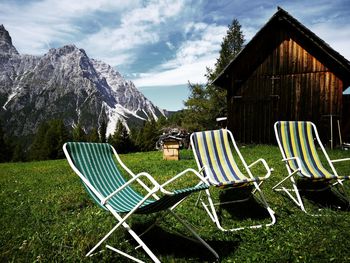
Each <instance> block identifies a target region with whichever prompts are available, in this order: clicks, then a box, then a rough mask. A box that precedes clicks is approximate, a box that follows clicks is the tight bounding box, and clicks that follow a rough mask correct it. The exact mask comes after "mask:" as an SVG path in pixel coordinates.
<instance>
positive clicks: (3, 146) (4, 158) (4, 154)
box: [0, 122, 11, 163]
mask: <svg viewBox="0 0 350 263" xmlns="http://www.w3.org/2000/svg"><path fill="white" fill-rule="evenodd" d="M10 159H11V151H10V146H9V144H8V142H7V141H6V139H5V133H4V131H3V128H2V123H1V122H0V162H1V163H2V162H8V161H9V160H10Z"/></svg>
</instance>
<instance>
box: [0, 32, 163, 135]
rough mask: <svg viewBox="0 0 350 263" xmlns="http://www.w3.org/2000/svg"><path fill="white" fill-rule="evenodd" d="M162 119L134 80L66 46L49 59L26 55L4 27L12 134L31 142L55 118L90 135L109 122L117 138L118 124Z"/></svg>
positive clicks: (5, 96)
mask: <svg viewBox="0 0 350 263" xmlns="http://www.w3.org/2000/svg"><path fill="white" fill-rule="evenodd" d="M15 54H17V55H15ZM162 115H165V113H164V112H163V111H162V110H160V109H159V108H158V107H156V106H155V105H153V103H152V102H151V101H149V100H148V99H147V98H146V97H145V96H144V95H143V94H142V93H141V92H139V91H138V90H137V88H136V87H135V85H134V84H133V83H132V82H131V81H128V80H126V79H124V78H123V77H122V75H121V74H120V73H119V72H118V71H117V70H116V69H114V68H113V67H111V66H110V65H108V64H106V63H104V62H102V61H98V60H93V59H91V58H89V57H88V55H87V54H86V52H85V51H84V50H83V49H79V48H78V47H76V46H75V45H65V46H63V47H59V48H52V49H50V50H49V51H48V52H47V53H46V54H45V55H43V56H30V55H21V54H18V52H17V51H16V49H15V47H14V46H13V45H12V40H11V37H10V35H9V33H8V32H7V30H6V29H5V28H4V26H0V120H1V121H2V124H3V127H4V129H5V130H6V131H7V132H8V133H9V134H12V135H14V136H18V137H21V136H29V137H30V136H31V135H33V134H35V132H36V130H37V128H38V127H39V125H40V124H41V123H42V122H44V121H47V120H52V119H63V121H64V123H65V124H66V125H67V126H70V127H74V126H75V125H76V124H77V123H80V125H81V126H82V127H83V129H84V130H85V131H87V132H89V131H91V130H92V129H93V128H98V127H99V126H100V125H101V123H103V122H104V123H106V124H107V134H112V133H113V132H114V130H115V127H116V124H117V122H118V121H121V122H122V123H123V125H124V126H126V127H127V129H129V125H142V122H143V121H146V120H147V119H150V118H154V119H157V117H158V116H162Z"/></svg>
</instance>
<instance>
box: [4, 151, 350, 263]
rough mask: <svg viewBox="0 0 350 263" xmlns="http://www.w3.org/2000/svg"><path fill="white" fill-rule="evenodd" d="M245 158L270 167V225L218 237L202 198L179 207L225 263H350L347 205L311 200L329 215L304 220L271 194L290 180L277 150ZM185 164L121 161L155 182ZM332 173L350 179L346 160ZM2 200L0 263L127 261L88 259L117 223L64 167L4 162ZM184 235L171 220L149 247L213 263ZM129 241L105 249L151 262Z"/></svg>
mask: <svg viewBox="0 0 350 263" xmlns="http://www.w3.org/2000/svg"><path fill="white" fill-rule="evenodd" d="M241 151H242V154H243V156H245V158H246V160H247V162H248V163H251V162H252V161H254V160H256V159H258V158H261V157H263V158H265V159H266V161H267V162H268V164H269V165H270V167H272V168H274V172H273V173H272V175H271V177H270V178H269V180H267V181H266V182H265V184H263V186H262V189H263V191H264V193H265V195H266V199H267V201H268V202H269V203H270V205H271V207H272V209H273V210H274V211H275V212H276V218H277V223H276V224H275V225H274V226H272V227H269V228H261V229H253V230H250V229H248V230H243V231H239V232H234V233H231V232H229V233H227V232H225V233H223V232H219V231H217V230H216V227H215V225H214V224H213V223H212V222H211V221H210V219H209V217H208V216H207V215H206V213H205V212H204V211H203V209H202V208H201V207H195V206H194V202H195V200H196V196H197V195H196V194H195V195H192V196H191V197H190V198H188V199H187V200H186V201H185V202H183V203H182V204H181V205H180V206H179V207H178V208H177V209H176V211H177V212H178V214H179V215H181V216H182V217H183V218H185V219H186V220H188V221H189V222H190V223H191V224H192V225H193V226H194V228H195V229H196V230H197V231H198V233H199V234H200V235H201V237H202V238H203V239H204V240H206V241H208V243H209V244H210V245H212V247H213V248H214V249H215V250H216V251H217V252H218V253H219V255H220V257H221V262H350V252H349V244H350V212H349V209H348V206H347V204H346V203H345V202H343V201H342V200H341V199H340V198H338V197H337V196H335V195H334V194H332V192H329V191H327V192H323V193H310V194H308V195H307V196H304V200H305V205H306V207H307V209H311V210H314V211H318V210H319V208H321V207H322V208H323V209H322V211H321V212H320V213H322V214H323V215H324V216H320V217H313V216H310V215H306V214H304V213H303V212H302V211H301V210H300V209H298V208H297V207H296V206H295V205H294V204H293V203H292V202H291V201H290V200H289V199H287V198H286V197H285V196H284V195H283V194H281V193H276V192H274V191H272V190H271V187H272V186H273V185H274V184H276V183H277V182H278V181H279V180H281V179H282V178H283V176H285V175H286V169H285V167H284V165H283V163H282V162H281V161H280V159H281V156H280V153H279V151H278V148H277V147H275V146H266V145H255V146H245V147H241ZM329 154H330V157H331V158H341V157H343V158H345V157H350V151H340V150H334V151H329ZM181 157H182V159H181V160H180V161H163V160H162V153H161V152H149V153H135V154H127V155H122V156H121V158H122V159H123V160H124V161H125V163H126V164H127V165H128V166H129V167H130V168H131V169H132V170H133V171H134V172H135V173H137V172H141V171H147V172H149V173H150V174H152V175H153V176H154V177H155V178H156V179H157V180H158V181H159V182H164V181H166V180H167V179H169V178H170V177H171V176H172V175H175V174H176V173H178V172H180V171H182V170H183V169H185V168H188V167H192V168H195V167H196V165H195V160H194V159H193V157H192V153H191V152H190V151H182V152H181ZM336 168H338V171H339V174H340V175H350V162H344V163H339V164H336ZM259 171H260V170H256V171H255V172H259ZM196 182H197V181H196V180H195V178H194V177H188V178H187V180H182V181H179V182H178V183H177V184H175V188H176V187H183V186H185V185H187V186H190V185H193V184H195V183H196ZM346 188H347V189H348V190H350V189H349V187H346ZM235 194H237V193H236V192H232V190H230V191H229V192H224V191H221V194H220V198H223V197H225V195H235ZM216 195H219V191H216ZM0 200H1V202H0V212H1V214H0V226H1V235H0V262H62V261H64V262H80V261H84V262H90V261H91V262H101V261H105V262H112V261H113V262H126V259H125V258H124V257H120V256H119V255H118V254H116V253H114V252H112V251H110V250H105V251H104V252H103V253H100V254H97V255H95V256H94V257H92V258H85V256H84V255H85V254H86V253H87V252H88V251H89V249H90V248H92V247H93V246H94V245H95V244H96V243H97V242H98V241H99V240H100V239H101V238H102V236H104V235H105V233H107V232H108V231H109V230H110V229H111V228H112V227H113V226H114V224H115V220H114V218H113V216H112V215H111V214H109V213H108V212H105V211H103V210H101V209H100V208H99V207H98V206H97V205H95V204H94V203H93V202H92V201H91V200H90V199H89V196H88V195H87V194H86V193H85V189H84V187H83V186H82V184H81V182H80V181H79V179H78V177H77V176H76V175H75V174H74V173H73V171H72V170H71V168H70V167H69V166H68V163H67V162H66V160H56V161H45V162H31V163H5V164H0ZM221 217H222V219H223V223H224V225H226V226H230V225H244V224H250V223H252V222H255V221H256V222H265V221H266V222H268V221H269V217H268V216H267V214H265V212H263V211H262V210H261V207H260V206H259V204H258V203H257V202H255V201H254V200H253V201H250V202H248V203H247V204H245V205H234V206H226V207H223V208H222V209H221ZM155 218H156V217H155V216H154V215H152V216H149V215H148V216H144V215H137V216H136V217H134V218H133V219H132V220H131V221H130V223H131V226H132V227H134V228H135V230H136V231H141V230H142V229H144V228H146V227H147V226H148V225H149V224H151V223H152V222H154V220H155ZM180 233H181V234H183V235H187V236H190V234H189V233H187V232H186V231H185V230H184V229H183V228H182V226H181V225H179V224H178V223H177V222H176V221H174V220H173V218H171V217H165V218H164V220H162V221H161V222H160V223H159V224H158V225H157V226H156V227H155V228H154V229H153V230H151V231H150V232H149V233H147V234H146V235H145V237H144V239H145V241H146V244H149V246H150V248H151V249H153V250H154V252H155V253H156V255H157V256H159V258H160V260H162V261H163V262H211V261H213V257H212V256H211V255H210V254H209V253H207V252H206V250H205V249H202V247H201V246H200V245H197V244H196V243H193V242H192V241H189V240H187V239H186V238H184V237H183V235H180ZM126 239H129V235H128V233H127V232H125V231H124V230H122V231H118V232H115V233H114V234H113V235H112V237H111V238H110V239H109V240H108V241H107V243H108V244H111V245H114V246H115V247H117V248H120V249H121V250H124V251H127V252H129V253H131V254H132V255H134V256H136V257H139V258H141V259H143V260H145V261H147V262H149V261H150V260H149V258H148V257H147V256H146V254H145V253H144V252H143V250H142V249H141V250H137V251H134V248H133V246H132V244H133V242H132V243H131V244H130V243H129V242H123V241H125V240H126ZM119 243H120V244H119Z"/></svg>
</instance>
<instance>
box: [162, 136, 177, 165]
mask: <svg viewBox="0 0 350 263" xmlns="http://www.w3.org/2000/svg"><path fill="white" fill-rule="evenodd" d="M179 148H180V144H179V142H178V141H175V140H174V141H173V140H171V141H165V142H164V146H163V159H164V160H175V161H178V160H179Z"/></svg>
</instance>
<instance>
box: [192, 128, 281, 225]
mask: <svg viewBox="0 0 350 263" xmlns="http://www.w3.org/2000/svg"><path fill="white" fill-rule="evenodd" d="M231 144H232V145H233V147H234V150H235V151H236V153H237V155H238V158H239V159H240V161H241V163H242V165H243V167H242V168H243V169H244V171H245V173H243V172H242V170H241V169H240V168H239V167H238V165H237V162H236V161H235V158H234V155H233V153H232V149H231ZM191 146H192V150H193V154H194V156H195V159H196V162H197V166H198V169H199V171H200V172H201V173H202V174H203V176H204V178H205V179H206V180H207V181H208V183H209V184H210V185H212V186H216V188H219V189H220V188H228V187H230V188H234V187H244V186H253V187H254V191H253V192H252V193H253V194H254V193H256V192H258V193H259V197H260V200H261V201H262V203H263V205H264V207H265V208H266V209H267V211H268V213H269V214H270V216H271V223H268V224H265V225H266V226H271V225H273V224H274V223H275V222H276V219H275V216H274V211H273V210H272V209H271V208H270V207H269V205H268V203H267V202H266V199H265V197H264V195H263V193H262V191H261V189H260V185H261V183H262V182H263V181H264V180H265V179H266V178H268V177H269V176H270V174H271V169H270V168H269V166H268V165H267V163H266V161H265V160H264V159H259V160H257V161H255V162H254V163H252V164H250V165H247V163H246V162H245V160H244V158H243V156H242V155H241V153H240V151H239V149H238V147H237V145H236V143H235V140H234V138H233V136H232V133H231V132H230V131H229V130H227V129H220V130H212V131H201V132H195V133H193V134H192V135H191ZM259 162H260V163H262V164H263V166H264V167H265V169H266V174H265V176H263V177H254V176H253V175H252V172H251V170H250V168H251V167H253V166H254V165H256V164H257V163H259ZM205 192H206V194H207V200H206V201H204V200H203V198H200V199H201V203H202V205H203V207H204V208H205V210H206V211H207V213H208V214H209V216H210V218H211V219H212V221H213V222H214V223H215V224H216V226H217V227H218V228H219V229H220V230H222V231H236V230H241V229H244V228H246V227H236V228H231V229H226V228H224V227H223V226H222V225H221V223H220V220H219V218H218V215H217V212H216V209H215V206H217V205H220V203H216V204H214V202H213V199H212V197H211V195H210V191H209V189H207V190H206V191H205ZM245 200H247V199H244V200H232V201H230V202H225V203H233V202H242V201H245ZM261 226H263V225H261V224H260V225H253V226H249V227H250V228H258V227H261Z"/></svg>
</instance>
